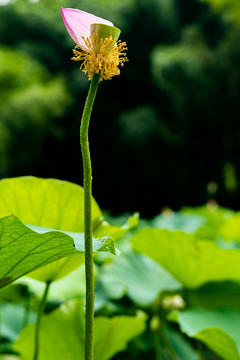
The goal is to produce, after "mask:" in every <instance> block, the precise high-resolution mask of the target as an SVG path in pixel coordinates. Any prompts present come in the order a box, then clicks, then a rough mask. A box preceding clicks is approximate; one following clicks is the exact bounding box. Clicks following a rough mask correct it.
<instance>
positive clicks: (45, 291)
mask: <svg viewBox="0 0 240 360" xmlns="http://www.w3.org/2000/svg"><path fill="white" fill-rule="evenodd" d="M50 284H51V282H47V283H46V287H45V290H44V293H43V297H42V299H41V302H40V305H39V308H38V314H37V322H36V328H35V343H34V345H35V346H34V355H33V360H37V358H38V352H39V332H40V323H41V318H42V314H43V311H44V307H45V304H46V300H47V295H48V290H49V286H50Z"/></svg>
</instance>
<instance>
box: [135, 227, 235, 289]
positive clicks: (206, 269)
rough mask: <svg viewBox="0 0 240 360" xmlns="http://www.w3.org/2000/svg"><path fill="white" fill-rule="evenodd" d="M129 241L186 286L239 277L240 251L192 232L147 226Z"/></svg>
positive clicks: (193, 286) (194, 286)
mask: <svg viewBox="0 0 240 360" xmlns="http://www.w3.org/2000/svg"><path fill="white" fill-rule="evenodd" d="M132 244H133V248H134V250H136V251H138V252H141V253H142V254H145V255H148V256H150V257H151V258H153V259H154V260H155V261H157V262H158V263H159V264H161V265H162V266H163V267H164V268H165V269H166V270H167V271H169V272H170V273H171V274H172V275H173V276H174V277H175V278H176V279H177V280H179V281H180V282H181V283H182V284H183V285H184V286H186V287H189V288H196V287H198V286H200V285H202V284H205V283H207V282H210V281H223V280H238V281H239V280H240V267H239V263H240V251H238V250H223V249H221V248H219V247H218V246H217V244H215V243H214V242H211V241H206V240H199V239H197V238H196V237H195V236H194V235H190V234H186V233H183V232H181V231H172V232H171V231H168V230H160V229H151V228H149V229H143V230H140V231H139V232H137V233H136V235H135V236H134V238H133V240H132Z"/></svg>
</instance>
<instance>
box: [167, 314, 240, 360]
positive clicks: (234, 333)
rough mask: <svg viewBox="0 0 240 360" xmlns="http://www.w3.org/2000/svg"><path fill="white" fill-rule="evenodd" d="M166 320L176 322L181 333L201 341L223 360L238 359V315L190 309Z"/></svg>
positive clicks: (171, 315)
mask: <svg viewBox="0 0 240 360" xmlns="http://www.w3.org/2000/svg"><path fill="white" fill-rule="evenodd" d="M168 318H169V320H173V321H176V322H178V323H179V325H180V328H181V331H182V332H184V333H185V334H187V335H188V336H190V337H194V338H196V339H199V340H201V341H202V342H204V343H205V344H206V345H207V346H209V347H210V348H211V349H212V350H213V351H214V352H216V353H217V354H218V355H219V356H221V357H222V358H223V359H226V360H239V359H240V351H239V349H240V335H239V327H240V314H239V313H236V312H234V311H232V310H228V309H222V310H218V311H212V312H207V311H205V310H202V309H191V310H188V311H184V312H177V311H175V312H173V313H171V314H170V315H169V317H168Z"/></svg>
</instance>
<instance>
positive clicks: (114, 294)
mask: <svg viewBox="0 0 240 360" xmlns="http://www.w3.org/2000/svg"><path fill="white" fill-rule="evenodd" d="M100 283H101V286H102V288H103V290H104V292H105V295H106V298H108V299H109V298H110V299H118V298H121V297H122V296H123V295H124V294H127V295H128V296H129V298H130V299H131V300H132V301H134V302H135V303H136V304H138V305H141V306H149V305H151V304H152V303H153V302H154V300H156V298H157V297H158V296H159V294H160V293H161V292H162V291H167V290H178V289H180V288H181V284H180V283H179V282H178V281H177V280H176V279H174V278H173V276H172V275H171V274H169V273H168V272H167V271H166V270H165V269H163V268H162V267H161V266H160V265H159V264H157V263H156V262H155V261H154V260H152V259H150V258H149V257H147V256H144V255H141V254H138V253H136V252H133V251H131V250H130V251H128V252H125V253H123V254H122V255H121V256H120V257H118V258H116V259H113V261H112V262H111V263H110V264H107V265H103V266H102V268H101V273H100Z"/></svg>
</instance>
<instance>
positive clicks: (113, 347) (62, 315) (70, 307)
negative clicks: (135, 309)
mask: <svg viewBox="0 0 240 360" xmlns="http://www.w3.org/2000/svg"><path fill="white" fill-rule="evenodd" d="M145 321H146V317H145V316H144V315H143V314H141V315H140V314H139V315H138V316H116V317H113V318H111V319H109V318H105V317H97V318H96V320H95V336H94V339H95V340H94V341H95V344H94V348H95V359H96V360H107V359H110V358H111V357H112V356H113V355H114V354H116V353H117V352H119V351H121V350H124V348H125V347H126V345H127V342H128V341H130V340H131V339H132V338H134V337H136V336H137V335H139V334H140V333H141V332H143V331H144V329H145ZM84 323H85V320H84V316H83V302H82V301H72V302H70V303H68V304H67V305H62V306H61V307H60V308H58V309H57V310H55V311H53V312H52V313H51V314H50V315H47V316H44V317H43V318H42V327H41V330H40V352H39V360H43V359H44V360H52V359H59V360H61V359H62V360H65V359H78V358H79V359H83V358H84ZM33 326H34V325H28V326H27V327H26V328H25V329H24V330H23V331H22V333H21V334H20V336H19V338H18V339H17V340H16V342H15V344H14V349H15V350H16V351H18V352H19V353H20V354H21V356H22V358H23V359H24V360H30V359H32V353H33V340H34V332H33ZM62 339H64V341H62Z"/></svg>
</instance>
